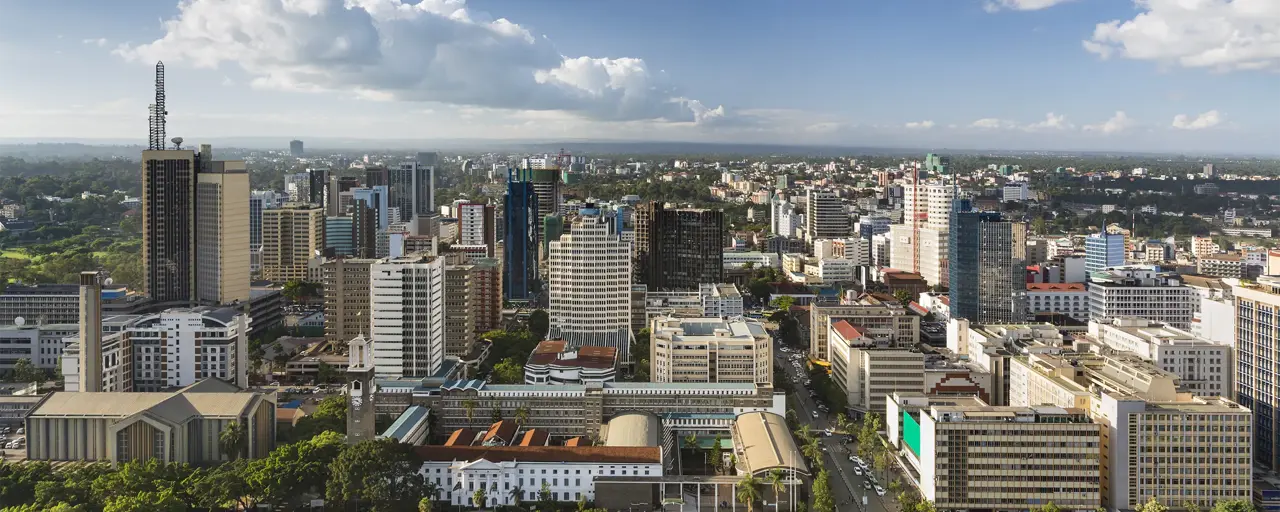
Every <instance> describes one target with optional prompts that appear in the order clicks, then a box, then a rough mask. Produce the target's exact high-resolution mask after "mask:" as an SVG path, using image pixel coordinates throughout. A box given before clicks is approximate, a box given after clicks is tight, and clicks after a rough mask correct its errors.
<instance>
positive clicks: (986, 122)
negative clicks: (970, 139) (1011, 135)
mask: <svg viewBox="0 0 1280 512" xmlns="http://www.w3.org/2000/svg"><path fill="white" fill-rule="evenodd" d="M969 126H970V127H972V128H981V129H984V130H998V129H1008V128H1016V127H1017V126H1018V123H1015V122H1013V121H1009V120H1005V119H996V118H994V117H987V118H983V119H979V120H977V121H974V122H973V123H972V124H970V125H969Z"/></svg>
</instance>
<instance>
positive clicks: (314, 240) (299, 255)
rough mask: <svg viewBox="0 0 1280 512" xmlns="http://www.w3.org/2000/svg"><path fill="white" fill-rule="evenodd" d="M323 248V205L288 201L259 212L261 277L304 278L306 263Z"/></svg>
mask: <svg viewBox="0 0 1280 512" xmlns="http://www.w3.org/2000/svg"><path fill="white" fill-rule="evenodd" d="M323 251H324V209H323V208H320V207H317V206H313V205H310V204H299V203H287V204H285V205H284V206H283V207H281V208H277V209H275V210H265V211H263V212H262V278H263V279H266V280H268V281H276V282H281V283H284V282H288V281H293V280H299V281H306V280H308V279H307V278H308V276H307V265H308V263H310V262H311V260H312V259H314V258H316V257H317V254H320V253H322V252H323Z"/></svg>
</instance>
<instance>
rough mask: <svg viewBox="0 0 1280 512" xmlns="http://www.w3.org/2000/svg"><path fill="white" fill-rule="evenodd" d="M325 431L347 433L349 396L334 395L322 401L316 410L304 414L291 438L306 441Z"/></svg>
mask: <svg viewBox="0 0 1280 512" xmlns="http://www.w3.org/2000/svg"><path fill="white" fill-rule="evenodd" d="M325 431H332V432H338V433H346V431H347V397H346V395H333V396H331V397H328V398H325V399H324V400H321V401H320V404H319V405H317V406H316V410H315V412H313V413H311V415H309V416H303V417H302V419H300V420H298V424H297V426H295V427H294V428H293V431H292V433H291V436H290V438H291V439H293V440H297V441H304V440H307V439H311V438H312V437H315V436H316V435H317V434H319V433H321V432H325Z"/></svg>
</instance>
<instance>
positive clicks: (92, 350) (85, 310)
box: [78, 272, 102, 392]
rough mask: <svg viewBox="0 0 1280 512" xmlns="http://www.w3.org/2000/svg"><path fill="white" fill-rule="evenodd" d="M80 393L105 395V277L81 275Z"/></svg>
mask: <svg viewBox="0 0 1280 512" xmlns="http://www.w3.org/2000/svg"><path fill="white" fill-rule="evenodd" d="M79 357H80V372H79V375H78V376H79V378H80V382H82V383H84V385H83V386H81V389H80V390H81V391H89V392H95V391H102V276H100V275H98V273H97V272H81V273H80V354H79Z"/></svg>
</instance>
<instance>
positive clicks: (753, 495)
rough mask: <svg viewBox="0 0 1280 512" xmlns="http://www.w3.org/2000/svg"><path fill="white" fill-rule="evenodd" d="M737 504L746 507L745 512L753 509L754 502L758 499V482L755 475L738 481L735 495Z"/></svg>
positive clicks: (750, 511)
mask: <svg viewBox="0 0 1280 512" xmlns="http://www.w3.org/2000/svg"><path fill="white" fill-rule="evenodd" d="M735 496H736V497H737V498H738V503H741V504H743V505H746V506H747V512H752V510H754V509H755V503H756V500H758V499H760V481H759V480H756V477H755V475H750V474H749V475H746V476H744V477H742V480H739V481H738V492H737V493H736V494H735Z"/></svg>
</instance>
